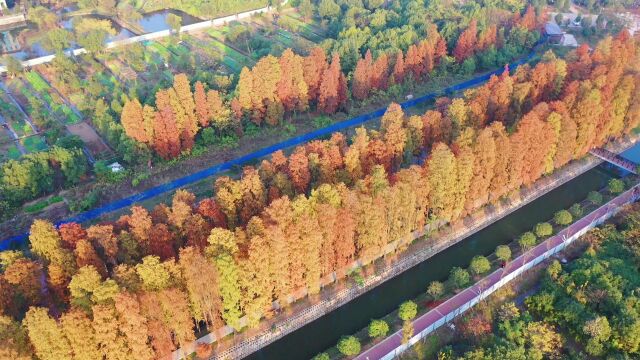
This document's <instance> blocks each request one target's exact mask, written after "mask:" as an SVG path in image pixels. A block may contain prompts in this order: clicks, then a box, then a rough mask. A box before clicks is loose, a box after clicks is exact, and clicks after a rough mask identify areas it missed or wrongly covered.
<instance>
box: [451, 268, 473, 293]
mask: <svg viewBox="0 0 640 360" xmlns="http://www.w3.org/2000/svg"><path fill="white" fill-rule="evenodd" d="M469 279H470V276H469V272H468V271H467V270H465V269H462V268H459V267H454V268H453V269H451V273H450V274H449V280H451V283H452V284H453V286H454V287H455V288H456V289H461V288H463V287H465V286H467V284H468V283H469Z"/></svg>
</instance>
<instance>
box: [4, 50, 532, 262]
mask: <svg viewBox="0 0 640 360" xmlns="http://www.w3.org/2000/svg"><path fill="white" fill-rule="evenodd" d="M534 55H535V51H532V52H531V53H529V55H527V56H526V57H524V58H522V59H520V60H518V61H516V62H514V63H512V64H510V65H509V67H510V69H511V70H512V71H513V70H515V69H516V68H517V67H518V66H520V65H522V64H524V63H527V62H529V61H530V60H531V59H532V58H533V56H534ZM503 71H504V69H499V70H495V71H492V72H490V73H487V74H484V75H480V76H477V77H475V78H473V79H471V80H467V81H465V82H462V83H460V84H456V85H452V86H449V87H447V88H445V89H443V90H442V91H438V92H432V93H429V94H426V95H424V96H421V97H417V98H415V99H411V100H408V101H405V102H403V103H401V104H400V105H401V106H402V108H403V109H408V108H411V107H414V106H416V105H419V104H422V103H424V102H427V101H430V100H432V99H435V98H436V97H438V96H442V95H449V94H452V93H455V92H458V91H461V90H466V89H469V88H472V87H475V86H478V85H480V84H482V83H484V82H486V81H487V80H489V78H490V77H491V76H492V75H499V74H501V73H502V72H503ZM385 111H386V107H384V108H381V109H378V110H376V111H373V112H370V113H368V114H364V115H360V116H357V117H354V118H351V119H349V120H345V121H341V122H339V123H336V124H332V125H329V126H327V127H325V128H322V129H318V130H315V131H312V132H309V133H307V134H303V135H300V136H297V137H294V138H291V139H288V140H285V141H282V142H280V143H277V144H274V145H271V146H269V147H266V148H263V149H260V150H258V151H255V152H252V153H249V154H247V155H243V156H240V157H238V158H235V159H233V160H230V161H227V162H224V163H221V164H217V165H214V166H211V167H209V168H206V169H204V170H200V171H198V172H195V173H193V174H190V175H187V176H185V177H182V178H179V179H175V180H173V181H170V182H167V183H165V184H162V185H158V186H156V187H153V188H150V189H148V190H145V191H142V192H140V193H137V194H135V195H132V196H129V197H126V198H124V199H121V200H118V201H114V202H112V203H110V204H107V205H105V206H102V207H99V208H96V209H92V210H89V211H86V212H83V213H80V214H78V215H76V216H74V217H71V218H68V219H65V220H63V221H61V222H59V223H58V224H56V225H59V224H63V223H68V222H77V223H82V222H85V221H89V220H93V219H96V218H98V217H100V216H102V215H104V214H107V213H110V212H112V211H115V210H119V209H122V208H125V207H129V206H131V205H133V204H136V203H139V202H141V201H144V200H148V199H151V198H153V197H156V196H158V195H161V194H164V193H166V192H169V191H173V190H176V189H178V188H181V187H183V186H185V185H189V184H192V183H195V182H197V181H200V180H203V179H205V178H208V177H210V176H213V175H217V174H220V173H223V172H225V171H227V170H230V169H232V168H233V167H235V166H238V165H242V164H245V163H247V162H251V161H254V160H258V159H260V158H262V157H264V156H267V155H270V154H272V153H274V152H276V151H278V150H284V149H287V148H290V147H293V146H296V145H300V144H303V143H306V142H308V141H310V140H313V139H316V138H319V137H322V136H325V135H330V134H332V133H334V132H337V131H342V130H345V129H348V128H350V127H353V126H357V125H362V124H364V123H366V122H368V121H371V120H373V119H377V118H379V117H381V116H382V115H383V114H384V112H385ZM27 237H28V234H27V233H23V234H21V235H18V236H14V237H11V238H8V239H4V240H2V241H0V251H2V250H6V249H9V248H12V247H16V246H20V245H21V244H23V243H24V242H25V241H26V239H27Z"/></svg>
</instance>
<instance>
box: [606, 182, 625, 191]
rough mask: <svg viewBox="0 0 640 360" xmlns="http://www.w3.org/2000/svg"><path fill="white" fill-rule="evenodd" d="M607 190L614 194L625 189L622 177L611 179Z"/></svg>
mask: <svg viewBox="0 0 640 360" xmlns="http://www.w3.org/2000/svg"><path fill="white" fill-rule="evenodd" d="M607 190H609V192H610V193H611V194H613V195H617V194H620V193H621V192H623V191H624V182H623V181H622V180H620V179H611V180H609V184H608V185H607Z"/></svg>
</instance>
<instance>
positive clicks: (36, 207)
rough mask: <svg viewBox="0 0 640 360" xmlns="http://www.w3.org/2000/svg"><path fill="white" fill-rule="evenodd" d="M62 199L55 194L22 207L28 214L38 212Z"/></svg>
mask: <svg viewBox="0 0 640 360" xmlns="http://www.w3.org/2000/svg"><path fill="white" fill-rule="evenodd" d="M63 200H64V199H63V198H62V196H60V195H56V196H54V197H51V198H49V199H46V200H42V201H38V202H37V203H35V204H31V205H28V206H25V207H24V211H25V212H27V213H30V214H33V213H37V212H40V211H42V210H44V209H45V208H46V207H47V206H49V205H52V204H56V203H59V202H62V201H63Z"/></svg>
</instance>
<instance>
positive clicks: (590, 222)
mask: <svg viewBox="0 0 640 360" xmlns="http://www.w3.org/2000/svg"><path fill="white" fill-rule="evenodd" d="M639 197H640V185H635V186H634V187H632V188H631V189H629V190H627V191H626V192H624V193H623V194H621V195H619V196H617V197H616V198H614V199H613V200H611V201H609V202H607V203H606V204H604V205H602V206H601V207H599V208H598V209H596V210H594V211H593V212H591V213H589V214H588V215H586V216H585V217H583V218H581V219H580V220H578V221H576V222H575V223H573V224H571V225H570V226H568V227H567V228H565V229H563V230H561V231H560V232H559V233H558V234H556V235H555V236H552V237H550V238H549V239H547V240H545V241H544V242H542V243H540V244H538V245H537V246H536V247H534V248H533V249H531V250H529V251H527V252H526V253H524V254H522V255H520V256H519V257H517V258H516V259H514V260H513V261H512V262H510V263H509V264H508V265H507V266H505V267H504V268H501V269H498V270H496V271H495V272H493V273H491V274H490V275H488V276H487V277H485V278H483V279H482V280H480V281H479V282H477V283H476V284H474V285H473V286H471V287H469V288H467V289H465V290H464V291H462V292H460V293H458V294H457V295H455V296H454V297H452V298H450V299H449V300H447V301H445V302H444V303H442V304H440V305H439V306H437V307H436V308H434V309H432V310H431V311H429V312H427V313H426V314H424V315H422V316H420V317H419V318H418V319H416V320H414V321H413V326H414V331H416V332H417V333H416V335H414V336H413V337H412V338H411V339H409V341H408V342H407V343H404V344H403V343H402V330H400V331H398V332H396V333H394V334H393V335H391V336H390V337H388V338H387V339H385V340H383V341H382V342H380V343H378V344H376V345H375V346H374V347H372V348H370V349H368V350H367V351H365V352H363V353H362V354H360V355H358V356H357V357H356V359H357V360H365V359H366V360H377V359H384V360H390V359H393V358H395V357H397V356H398V355H400V354H401V353H402V352H404V351H405V350H407V349H408V348H410V347H411V346H412V345H414V344H415V343H417V342H418V341H419V340H421V339H422V338H424V337H425V336H427V335H429V334H430V333H432V332H433V331H434V330H436V329H437V328H439V327H440V326H442V325H444V324H446V323H447V322H449V321H451V320H453V319H455V318H456V317H458V316H460V315H461V314H463V313H464V312H465V311H467V310H468V309H470V308H471V307H473V306H474V305H475V304H477V303H478V302H480V301H482V300H483V299H484V298H486V297H488V296H489V295H491V294H492V293H493V292H495V291H496V290H498V289H500V288H501V287H502V286H504V285H506V284H507V283H509V282H510V281H511V280H513V279H515V278H516V277H517V276H519V275H521V274H522V273H523V272H525V271H527V270H529V269H531V268H532V267H534V266H536V265H538V264H539V263H541V262H542V261H544V260H545V259H548V258H549V257H551V256H553V255H555V254H556V253H558V252H559V251H561V250H563V249H564V248H565V247H566V246H567V245H568V244H570V243H571V242H573V241H575V240H576V239H578V238H579V237H580V236H582V235H584V234H585V233H586V232H587V231H589V230H591V229H593V228H594V227H596V226H598V225H600V224H602V223H603V222H604V221H606V220H607V219H609V218H610V217H612V216H613V215H615V214H616V213H617V212H618V211H619V210H620V209H621V207H622V206H624V205H626V204H630V203H633V202H635V201H637V200H638V198H639Z"/></svg>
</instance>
